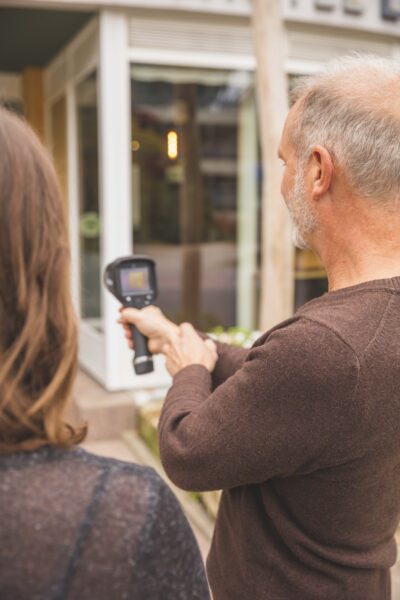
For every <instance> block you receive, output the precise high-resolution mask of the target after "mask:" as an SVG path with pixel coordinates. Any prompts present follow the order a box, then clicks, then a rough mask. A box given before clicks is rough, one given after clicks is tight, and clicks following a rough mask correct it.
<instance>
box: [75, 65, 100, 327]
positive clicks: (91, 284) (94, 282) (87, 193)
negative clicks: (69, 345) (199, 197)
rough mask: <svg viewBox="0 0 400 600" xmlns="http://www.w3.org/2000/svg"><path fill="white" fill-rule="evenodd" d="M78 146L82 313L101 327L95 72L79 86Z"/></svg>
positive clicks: (77, 98)
mask: <svg viewBox="0 0 400 600" xmlns="http://www.w3.org/2000/svg"><path fill="white" fill-rule="evenodd" d="M76 104H77V124H78V145H79V213H80V215H79V216H80V220H79V233H80V268H81V273H80V276H81V315H82V318H83V319H87V320H89V321H90V322H91V323H92V324H93V325H94V326H96V327H98V328H100V327H101V324H100V317H101V307H100V214H99V190H98V130H97V86H96V74H95V73H93V74H92V75H91V76H90V77H88V78H87V79H85V80H84V81H82V83H80V84H79V85H78V86H77V89H76Z"/></svg>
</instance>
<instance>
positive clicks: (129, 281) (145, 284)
mask: <svg viewBox="0 0 400 600" xmlns="http://www.w3.org/2000/svg"><path fill="white" fill-rule="evenodd" d="M120 281H121V291H122V294H123V295H124V296H130V295H133V294H146V293H149V292H151V291H152V290H151V288H150V277H149V269H148V268H147V267H131V268H129V269H121V271H120Z"/></svg>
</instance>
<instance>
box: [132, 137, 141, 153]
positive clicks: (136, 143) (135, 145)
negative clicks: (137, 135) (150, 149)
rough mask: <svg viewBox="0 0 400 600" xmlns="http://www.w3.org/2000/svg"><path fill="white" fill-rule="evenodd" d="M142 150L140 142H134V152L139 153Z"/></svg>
mask: <svg viewBox="0 0 400 600" xmlns="http://www.w3.org/2000/svg"><path fill="white" fill-rule="evenodd" d="M139 148H140V142H139V141H138V140H132V150H133V152H137V151H138V150H139Z"/></svg>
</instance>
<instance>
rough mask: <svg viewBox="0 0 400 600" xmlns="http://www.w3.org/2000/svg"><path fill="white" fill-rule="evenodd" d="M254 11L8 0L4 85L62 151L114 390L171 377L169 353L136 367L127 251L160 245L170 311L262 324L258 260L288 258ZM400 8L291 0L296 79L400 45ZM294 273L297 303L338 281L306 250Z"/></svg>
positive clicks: (0, 70) (202, 322)
mask: <svg viewBox="0 0 400 600" xmlns="http://www.w3.org/2000/svg"><path fill="white" fill-rule="evenodd" d="M99 6H100V8H99ZM49 7H50V8H49ZM250 10H251V6H250V2H248V1H247V0H175V1H172V0H171V1H170V0H142V2H139V1H138V0H129V1H128V0H126V1H125V2H124V1H121V2H111V1H110V2H96V3H94V2H91V1H90V0H86V1H85V2H82V3H80V2H75V1H74V2H71V1H66V0H65V1H64V2H63V1H62V0H57V1H53V2H49V0H47V1H46V2H43V3H42V2H40V1H39V0H36V1H34V0H31V2H24V1H22V0H21V1H18V2H15V0H14V2H9V3H7V2H0V31H1V30H3V29H4V31H6V32H8V33H9V35H10V42H9V45H8V47H7V49H4V48H3V51H2V52H0V55H1V56H3V58H2V59H1V61H0V96H1V97H2V100H3V102H4V103H6V104H8V106H9V107H10V108H11V109H13V110H16V111H17V112H21V113H25V114H26V117H27V119H28V120H29V121H30V122H31V123H32V125H33V126H34V127H35V128H36V129H37V131H38V132H39V134H40V135H41V136H42V138H43V139H44V141H45V143H46V144H47V145H48V146H49V148H50V149H51V151H52V153H53V155H54V159H55V163H56V166H57V169H58V172H59V176H60V180H61V183H62V188H63V192H64V195H65V200H66V204H67V207H68V213H69V227H70V241H71V252H72V267H73V268H72V289H73V297H74V302H75V306H76V310H77V313H78V314H79V317H80V362H81V364H82V366H83V367H84V368H85V369H86V370H87V371H88V372H90V373H91V374H92V375H93V376H94V377H95V378H96V379H97V380H98V381H100V382H101V383H102V384H103V385H104V386H105V387H106V388H107V389H110V390H116V389H123V388H143V387H157V386H163V385H166V384H167V383H168V376H167V374H166V372H165V369H164V367H163V364H162V360H161V359H157V361H156V365H157V367H156V370H155V372H154V373H153V374H151V375H146V376H144V377H139V378H138V377H135V376H134V374H133V370H132V365H131V353H130V352H129V351H128V350H127V348H126V345H125V343H124V340H123V336H122V332H121V329H120V326H118V325H117V323H116V320H117V316H118V305H117V303H116V301H115V300H114V299H113V298H112V297H111V296H110V294H109V293H108V292H106V290H105V288H104V286H103V285H102V272H103V269H104V266H105V265H106V264H107V263H108V262H110V261H112V260H114V259H115V258H116V257H118V256H123V255H127V254H131V253H132V252H135V253H137V254H147V255H150V256H152V257H153V258H154V259H155V260H156V262H157V273H158V280H159V288H160V295H159V305H160V306H161V307H162V308H163V310H165V312H166V313H167V314H168V315H170V316H171V317H172V318H174V319H176V320H183V319H187V320H190V321H192V322H194V323H195V324H196V325H197V326H198V327H201V328H203V329H210V328H213V327H215V326H217V325H222V326H223V327H230V326H234V325H236V326H241V327H245V328H248V329H258V328H259V327H260V323H259V320H258V315H259V302H260V289H261V287H262V281H260V276H259V272H260V269H259V267H260V263H261V261H268V260H274V257H273V256H268V255H266V253H265V252H264V253H263V248H262V242H261V240H262V236H261V231H260V223H261V213H262V210H263V206H262V202H261V185H262V173H261V167H260V164H261V163H260V149H259V136H258V125H257V102H256V86H255V77H256V60H255V54H254V43H253V33H252V26H251V18H250V17H251V14H250ZM399 13H400V10H399V7H398V6H397V3H396V1H395V0H393V1H392V2H390V0H387V1H382V2H379V1H378V0H376V1H374V2H373V1H370V2H367V0H365V1H363V0H347V1H343V2H342V1H340V2H339V0H315V1H314V0H282V2H281V14H282V21H283V24H284V36H285V40H284V48H285V50H284V54H285V55H284V69H285V73H286V75H287V81H288V86H290V82H291V80H292V79H293V78H295V77H298V76H302V75H306V74H309V73H315V72H317V71H318V70H319V69H320V68H321V67H322V66H323V64H324V63H325V62H326V61H327V60H329V59H331V58H333V57H335V56H338V55H341V54H348V53H349V52H353V51H356V52H369V53H373V54H378V55H380V56H384V57H390V58H393V59H394V60H400V21H399V20H398V14H399ZM67 25H68V27H67ZM26 32H29V34H27V33H26ZM11 37H12V40H14V42H12V40H11ZM27 38H28V41H29V40H30V41H31V46H29V44H27V45H26V48H25V49H24V48H23V47H22V46H23V40H24V43H26V42H27ZM0 39H3V42H2V43H3V45H4V44H5V41H4V39H5V38H4V36H0ZM44 40H52V41H51V43H49V44H48V45H47V46H46V44H44ZM41 42H43V43H41ZM13 44H14V45H13ZM42 46H43V47H42ZM30 48H31V49H32V48H35V52H36V53H38V52H39V50H40V49H41V54H40V53H39V54H36V55H35V53H34V52H33V51H32V50H30ZM293 251H294V250H293ZM293 277H295V278H296V285H295V294H294V296H293V298H291V302H292V304H293V307H295V305H300V304H302V303H303V302H304V301H306V300H308V299H309V298H310V297H312V296H313V295H317V294H319V293H321V292H323V291H324V289H325V286H326V280H325V277H324V272H323V269H322V268H321V265H319V264H318V261H316V259H315V258H314V257H312V256H310V255H307V254H306V253H301V252H298V253H297V254H296V274H295V273H293ZM271 293H273V291H271ZM267 297H268V296H267ZM261 326H262V324H261Z"/></svg>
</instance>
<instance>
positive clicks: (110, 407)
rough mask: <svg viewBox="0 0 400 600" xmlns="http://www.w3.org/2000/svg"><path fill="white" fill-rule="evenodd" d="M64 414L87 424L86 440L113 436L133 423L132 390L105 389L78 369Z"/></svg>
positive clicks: (134, 418)
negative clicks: (66, 412)
mask: <svg viewBox="0 0 400 600" xmlns="http://www.w3.org/2000/svg"><path fill="white" fill-rule="evenodd" d="M68 418H69V419H70V420H71V421H72V422H73V423H77V422H82V421H83V422H85V423H87V424H88V435H87V441H95V440H111V439H117V438H118V437H119V436H120V435H121V433H122V432H123V431H125V430H126V429H130V428H134V427H135V426H136V406H135V402H134V395H133V393H132V392H129V391H127V392H107V391H106V390H105V389H104V388H103V387H102V386H101V385H100V384H98V383H97V382H96V381H94V379H92V378H91V377H90V376H89V375H87V374H86V373H85V372H84V371H82V370H79V371H78V374H77V377H76V380H75V384H74V389H73V394H72V402H71V406H70V407H69V414H68Z"/></svg>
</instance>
